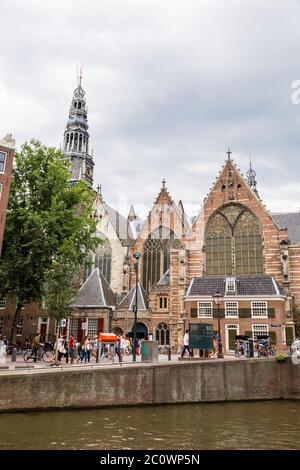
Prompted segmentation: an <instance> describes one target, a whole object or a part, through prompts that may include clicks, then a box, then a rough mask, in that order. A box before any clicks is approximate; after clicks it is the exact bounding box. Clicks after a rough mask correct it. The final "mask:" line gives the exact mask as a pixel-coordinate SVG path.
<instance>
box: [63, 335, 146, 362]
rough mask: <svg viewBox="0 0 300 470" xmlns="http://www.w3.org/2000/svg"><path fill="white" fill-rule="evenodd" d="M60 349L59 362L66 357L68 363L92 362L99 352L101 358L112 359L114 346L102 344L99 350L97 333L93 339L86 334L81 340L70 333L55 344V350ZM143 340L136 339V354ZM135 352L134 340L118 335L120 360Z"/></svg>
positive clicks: (117, 345)
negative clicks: (75, 361)
mask: <svg viewBox="0 0 300 470" xmlns="http://www.w3.org/2000/svg"><path fill="white" fill-rule="evenodd" d="M56 347H57V351H58V362H61V361H62V358H65V360H66V363H68V362H69V359H70V362H71V364H73V363H74V360H77V362H91V361H92V359H94V360H95V361H96V360H97V355H98V354H99V358H100V359H104V358H108V359H112V354H113V347H112V345H109V344H101V350H100V352H98V351H99V347H100V344H99V341H98V337H97V336H96V335H95V336H94V337H93V338H92V339H91V338H90V337H89V336H88V335H86V336H85V337H84V338H83V340H82V341H81V342H80V341H78V340H76V339H75V338H74V336H72V335H70V337H69V338H67V336H66V335H64V336H63V335H61V336H60V337H59V339H58V343H57V346H56V343H55V345H54V350H56ZM140 347H141V341H140V340H139V339H136V344H135V349H136V354H137V355H139V354H140ZM132 352H133V340H132V339H131V340H130V338H129V337H128V336H126V337H124V336H121V335H119V336H117V341H116V343H115V354H116V355H117V357H118V359H119V362H122V356H124V355H130V354H132Z"/></svg>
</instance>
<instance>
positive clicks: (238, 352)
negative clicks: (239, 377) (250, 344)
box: [234, 340, 246, 357]
mask: <svg viewBox="0 0 300 470" xmlns="http://www.w3.org/2000/svg"><path fill="white" fill-rule="evenodd" d="M245 348H246V345H245V343H244V342H243V341H241V340H237V341H236V342H235V349H234V355H235V357H241V356H245Z"/></svg>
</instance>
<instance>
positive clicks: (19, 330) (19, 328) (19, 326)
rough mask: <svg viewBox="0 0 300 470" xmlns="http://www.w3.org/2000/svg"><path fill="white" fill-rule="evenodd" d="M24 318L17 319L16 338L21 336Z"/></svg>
mask: <svg viewBox="0 0 300 470" xmlns="http://www.w3.org/2000/svg"><path fill="white" fill-rule="evenodd" d="M23 321H24V318H23V317H21V318H18V319H17V322H16V336H22V333H23Z"/></svg>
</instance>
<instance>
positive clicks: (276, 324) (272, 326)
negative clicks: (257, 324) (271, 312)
mask: <svg viewBox="0 0 300 470" xmlns="http://www.w3.org/2000/svg"><path fill="white" fill-rule="evenodd" d="M280 326H281V324H280V323H271V328H279V327H280Z"/></svg>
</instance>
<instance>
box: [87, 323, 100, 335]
mask: <svg viewBox="0 0 300 470" xmlns="http://www.w3.org/2000/svg"><path fill="white" fill-rule="evenodd" d="M98 325H99V321H98V318H89V319H88V327H87V335H88V336H89V337H90V339H92V338H93V337H94V336H98Z"/></svg>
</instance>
